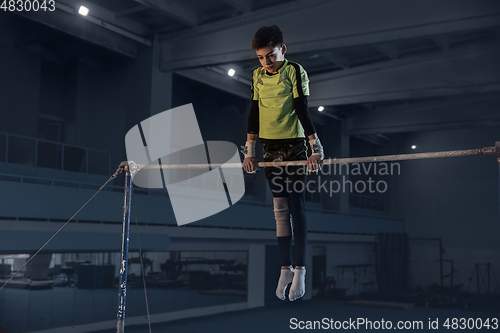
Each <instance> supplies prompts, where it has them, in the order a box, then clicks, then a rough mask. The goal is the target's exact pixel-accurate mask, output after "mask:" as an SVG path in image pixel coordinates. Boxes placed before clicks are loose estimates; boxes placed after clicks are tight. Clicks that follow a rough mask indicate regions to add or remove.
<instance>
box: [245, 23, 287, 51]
mask: <svg viewBox="0 0 500 333" xmlns="http://www.w3.org/2000/svg"><path fill="white" fill-rule="evenodd" d="M281 44H283V33H282V32H281V30H280V28H278V26H276V25H272V26H270V27H266V26H264V27H261V28H260V29H259V30H257V32H256V33H255V35H254V36H253V40H252V49H254V50H259V49H262V48H264V47H268V46H269V47H271V48H275V47H276V46H281Z"/></svg>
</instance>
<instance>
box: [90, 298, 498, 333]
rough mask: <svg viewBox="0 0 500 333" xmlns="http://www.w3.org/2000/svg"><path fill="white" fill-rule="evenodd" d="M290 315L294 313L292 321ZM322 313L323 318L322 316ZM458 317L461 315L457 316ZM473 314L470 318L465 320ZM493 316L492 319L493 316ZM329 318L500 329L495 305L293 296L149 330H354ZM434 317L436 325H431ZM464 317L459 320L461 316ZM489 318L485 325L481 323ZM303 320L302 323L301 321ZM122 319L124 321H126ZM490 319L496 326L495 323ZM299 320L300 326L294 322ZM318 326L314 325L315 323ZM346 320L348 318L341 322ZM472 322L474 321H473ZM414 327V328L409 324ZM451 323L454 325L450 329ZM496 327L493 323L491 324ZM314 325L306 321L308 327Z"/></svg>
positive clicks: (134, 330) (131, 330) (134, 331)
mask: <svg viewBox="0 0 500 333" xmlns="http://www.w3.org/2000/svg"><path fill="white" fill-rule="evenodd" d="M292 318H296V320H293V319H292ZM323 318H327V319H323ZM448 318H449V324H450V326H449V328H447V326H445V323H446V320H447V319H448ZM453 318H456V320H455V321H456V322H455V325H456V326H452V325H453ZM462 318H463V319H462ZM469 318H472V319H473V321H472V320H469ZM493 318H496V319H493ZM330 319H332V320H333V321H342V322H343V321H347V322H349V320H350V321H351V322H356V321H357V320H360V321H361V320H365V321H372V325H373V326H372V328H371V329H370V328H369V327H368V328H367V327H366V326H365V325H364V324H362V325H360V326H358V327H357V329H358V330H359V331H363V332H381V331H382V332H384V331H387V330H388V329H383V327H387V325H389V324H388V321H390V322H391V323H392V330H400V331H405V332H450V331H462V332H475V331H477V329H472V328H473V327H476V328H477V327H478V326H477V325H479V323H480V322H482V323H483V327H482V328H481V330H485V331H489V332H500V322H499V321H500V311H499V308H498V306H497V307H496V309H492V308H489V309H488V310H485V311H471V310H464V309H439V308H425V307H415V308H412V309H408V310H399V309H388V308H375V307H360V306H352V305H347V304H345V303H344V302H340V301H326V300H315V299H313V300H309V301H296V302H293V303H292V302H289V301H285V302H282V303H281V302H280V303H275V304H272V305H269V306H266V307H261V308H255V309H251V310H244V311H237V312H230V313H224V314H218V315H213V316H206V317H198V318H192V319H183V320H178V321H172V322H167V323H160V324H153V325H152V328H151V331H152V332H153V333H160V332H162V333H163V332H168V333H203V332H217V333H235V332H236V333H267V332H270V333H271V332H272V333H279V332H290V331H295V330H300V328H303V329H306V330H307V328H308V326H306V325H308V321H309V325H314V324H313V323H312V322H313V321H319V322H323V321H324V322H326V323H327V324H328V325H325V324H324V325H323V327H322V328H321V327H320V326H316V329H317V330H336V331H347V330H353V329H355V328H354V326H350V328H347V326H346V327H345V329H344V328H340V329H339V327H337V329H335V328H334V326H333V325H332V324H330ZM436 319H437V320H438V321H437V326H435V325H436ZM461 319H462V322H465V323H464V324H461V322H460V320H461ZM487 319H489V320H488V323H489V328H488V327H486V326H485V324H486V320H487ZM382 320H384V325H385V326H380V328H379V329H376V327H377V325H382ZM467 320H468V324H469V325H470V326H469V328H470V329H469V328H467V327H466V326H465V329H463V328H462V329H460V328H459V327H460V325H467ZM300 321H302V323H300ZM398 321H403V322H405V321H407V322H406V325H407V328H401V329H397V327H396V325H397V324H398ZM125 322H126V321H125ZM417 322H421V325H422V326H420V328H417V326H413V325H416V324H417ZM429 322H434V327H436V328H429ZM495 323H496V324H497V326H498V327H496V326H495ZM299 324H300V326H299ZM316 325H318V324H316ZM345 325H347V323H346V324H345ZM473 325H476V326H473ZM411 326H413V327H414V328H410V327H411ZM454 327H455V329H454ZM495 327H496V328H495ZM312 328H313V327H312V326H310V328H309V329H312ZM114 332H116V329H113V330H104V331H98V332H94V333H114ZM125 332H127V333H139V332H141V333H144V332H148V326H147V325H144V326H126V327H125Z"/></svg>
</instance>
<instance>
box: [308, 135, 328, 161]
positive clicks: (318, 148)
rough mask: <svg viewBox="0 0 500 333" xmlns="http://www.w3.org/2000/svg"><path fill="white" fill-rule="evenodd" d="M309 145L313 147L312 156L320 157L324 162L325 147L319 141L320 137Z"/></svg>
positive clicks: (310, 141)
mask: <svg viewBox="0 0 500 333" xmlns="http://www.w3.org/2000/svg"><path fill="white" fill-rule="evenodd" d="M309 145H310V146H311V150H312V155H320V158H321V159H322V160H323V159H324V158H325V153H324V151H323V146H322V145H321V141H319V138H318V137H316V138H315V139H313V140H309Z"/></svg>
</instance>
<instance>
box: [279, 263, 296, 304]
mask: <svg viewBox="0 0 500 333" xmlns="http://www.w3.org/2000/svg"><path fill="white" fill-rule="evenodd" d="M292 280H293V268H292V266H290V267H288V268H282V269H281V275H280V279H279V281H278V287H276V296H278V298H279V299H280V300H282V301H284V300H285V290H286V286H288V285H289V284H290V282H292Z"/></svg>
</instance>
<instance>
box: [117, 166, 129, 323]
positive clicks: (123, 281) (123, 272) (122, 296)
mask: <svg viewBox="0 0 500 333" xmlns="http://www.w3.org/2000/svg"><path fill="white" fill-rule="evenodd" d="M131 203H132V175H131V174H130V170H129V168H128V165H127V166H125V202H124V204H123V234H122V258H121V264H120V285H119V290H118V302H119V304H118V315H117V322H116V332H117V333H123V329H124V326H125V301H126V298H127V271H128V245H129V240H130V211H131Z"/></svg>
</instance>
